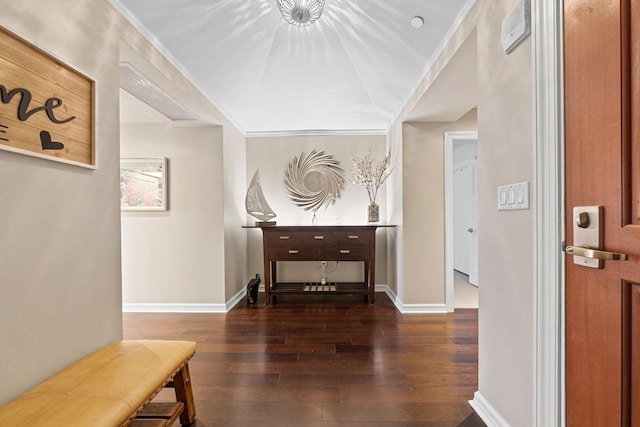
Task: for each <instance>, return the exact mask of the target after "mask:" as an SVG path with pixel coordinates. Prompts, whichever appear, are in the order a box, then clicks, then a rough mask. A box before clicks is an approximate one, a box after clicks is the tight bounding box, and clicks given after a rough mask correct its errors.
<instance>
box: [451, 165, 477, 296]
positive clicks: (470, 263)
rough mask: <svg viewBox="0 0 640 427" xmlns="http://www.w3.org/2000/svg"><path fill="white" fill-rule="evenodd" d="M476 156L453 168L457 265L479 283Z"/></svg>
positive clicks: (471, 281)
mask: <svg viewBox="0 0 640 427" xmlns="http://www.w3.org/2000/svg"><path fill="white" fill-rule="evenodd" d="M476 163H477V160H476V159H475V158H473V159H470V160H465V161H464V162H460V163H458V164H456V165H454V167H453V245H454V249H453V253H454V254H453V268H454V270H456V271H459V272H461V273H464V274H466V275H468V276H469V283H471V284H472V285H475V286H478V212H477V210H478V209H477V205H478V198H477V194H478V193H477V179H476Z"/></svg>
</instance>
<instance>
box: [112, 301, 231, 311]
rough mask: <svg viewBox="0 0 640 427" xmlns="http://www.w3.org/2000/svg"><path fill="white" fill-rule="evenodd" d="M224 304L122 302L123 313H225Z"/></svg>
mask: <svg viewBox="0 0 640 427" xmlns="http://www.w3.org/2000/svg"><path fill="white" fill-rule="evenodd" d="M227 311H228V309H227V306H226V305H225V304H149V303H124V304H122V312H123V313H226V312H227Z"/></svg>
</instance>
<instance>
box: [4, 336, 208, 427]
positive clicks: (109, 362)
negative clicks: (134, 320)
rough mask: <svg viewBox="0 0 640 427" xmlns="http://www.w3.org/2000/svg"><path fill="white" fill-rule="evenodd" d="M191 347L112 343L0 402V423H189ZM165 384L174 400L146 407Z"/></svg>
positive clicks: (32, 426)
mask: <svg viewBox="0 0 640 427" xmlns="http://www.w3.org/2000/svg"><path fill="white" fill-rule="evenodd" d="M195 350H196V343H194V342H190V341H159V340H144V341H119V342H114V343H112V344H109V345H107V346H106V347H104V348H102V349H100V350H98V351H96V352H95V353H92V354H90V355H89V356H87V357H85V358H83V359H82V360H80V361H78V362H76V363H74V364H73V365H71V366H69V367H68V368H66V369H64V370H63V371H61V372H59V373H57V374H56V375H54V376H53V377H51V378H49V379H48V380H46V381H44V382H43V383H41V384H39V385H37V386H36V387H34V388H32V389H31V390H29V391H27V392H26V393H24V394H22V395H21V396H18V397H17V398H15V399H14V400H12V401H10V402H8V403H6V404H5V405H2V406H0V426H29V427H60V426H65V427H76V426H77V427H103V426H104V427H117V426H122V427H124V426H131V427H133V426H136V425H140V426H146V425H149V426H170V425H172V424H173V422H174V421H175V420H176V419H177V417H178V416H179V417H180V423H181V424H182V425H188V424H191V423H192V422H193V420H194V418H195V405H194V402H193V393H192V390H191V378H190V376H189V364H188V362H189V359H191V357H192V356H193V355H194V353H195ZM164 387H173V388H174V389H175V394H176V401H177V402H174V403H173V404H172V405H164V406H162V405H163V404H159V403H155V402H154V403H151V405H149V404H150V402H151V400H152V399H153V398H154V397H155V396H156V395H157V394H158V393H159V392H160V390H162V389H163V388H164ZM169 403H171V402H169ZM161 406H162V408H161ZM170 407H173V409H170ZM138 416H140V418H136V417H138ZM163 423H164V424H163Z"/></svg>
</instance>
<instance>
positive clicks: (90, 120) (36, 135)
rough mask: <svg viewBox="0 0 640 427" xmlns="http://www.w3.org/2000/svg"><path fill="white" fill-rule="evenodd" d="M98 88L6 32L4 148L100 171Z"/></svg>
mask: <svg viewBox="0 0 640 427" xmlns="http://www.w3.org/2000/svg"><path fill="white" fill-rule="evenodd" d="M94 84H95V82H94V81H93V80H91V79H89V78H87V77H86V76H84V75H82V74H80V73H78V72H77V71H75V70H73V69H72V68H70V67H68V66H67V65H65V64H63V63H61V62H59V61H57V60H56V59H55V58H53V57H51V56H49V55H47V54H46V53H44V52H42V51H41V50H39V49H38V48H36V47H35V46H32V45H30V44H28V43H26V42H25V41H23V40H21V39H19V38H18V37H16V36H14V35H13V34H11V33H9V32H7V31H6V30H4V29H2V28H0V149H3V150H8V151H13V152H17V153H22V154H28V155H32V156H36V157H42V158H45V159H50V160H56V161H60V162H64V163H70V164H74V165H78V166H84V167H88V168H92V169H95V167H96V162H95V146H94V117H93V115H94V102H93V98H94Z"/></svg>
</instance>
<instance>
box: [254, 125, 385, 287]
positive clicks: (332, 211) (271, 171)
mask: <svg viewBox="0 0 640 427" xmlns="http://www.w3.org/2000/svg"><path fill="white" fill-rule="evenodd" d="M385 139H386V138H385V136H383V135H371V136H363V135H343V136H335V135H334V136H286V137H269V138H247V182H248V181H249V180H250V179H251V177H252V176H253V174H254V173H255V171H256V170H257V169H259V170H260V180H261V185H262V189H263V191H264V194H265V197H266V199H267V202H268V203H269V205H270V206H271V208H272V209H273V210H274V211H275V212H276V214H277V215H278V216H277V217H276V218H275V221H276V222H277V223H278V225H311V220H312V217H313V214H312V213H311V212H308V211H304V210H303V209H301V208H299V207H297V206H295V205H294V204H293V203H292V202H291V200H290V199H289V198H288V196H287V193H286V189H285V187H284V185H283V181H284V172H285V169H286V168H287V165H288V164H289V162H290V161H291V160H293V158H294V157H295V156H297V155H299V154H300V153H302V152H304V153H305V155H306V154H309V153H310V152H311V151H312V150H314V149H315V150H324V151H325V153H326V154H330V155H333V156H334V158H335V159H336V160H338V161H339V162H340V166H341V167H342V168H343V169H344V171H345V172H344V177H345V179H346V180H349V179H351V176H352V175H351V173H350V171H352V170H353V167H352V161H351V154H354V155H356V156H358V157H362V156H364V155H365V154H366V153H367V152H368V151H369V150H371V154H372V157H373V159H374V162H377V161H379V160H381V159H382V158H383V157H384V156H385V154H386V152H385ZM392 162H394V163H396V161H395V159H393V158H392ZM245 191H246V189H245ZM243 201H244V194H243ZM378 203H379V204H380V206H381V209H380V223H382V224H385V223H387V219H386V218H387V217H386V210H385V205H386V194H385V191H384V189H383V190H382V192H381V193H380V194H379V196H378ZM368 205H369V198H368V196H367V191H366V190H365V189H364V188H362V187H359V186H357V185H355V184H352V183H349V182H345V185H344V190H343V191H342V193H341V197H340V198H339V199H338V200H336V203H335V204H334V205H332V206H329V207H328V208H327V209H324V208H320V209H319V210H318V212H317V218H318V225H322V224H347V225H348V224H366V223H367V206H368ZM245 215H246V223H247V224H254V223H255V221H256V219H255V218H253V217H251V216H249V215H247V214H246V210H245ZM247 238H248V242H249V248H248V252H249V265H248V277H247V280H248V278H249V277H252V276H253V275H255V274H256V273H260V274H261V276H262V275H263V262H262V234H261V231H260V230H259V229H258V230H256V229H249V230H247ZM376 245H377V247H378V248H385V247H386V230H384V229H378V231H377V233H376ZM280 264H281V265H279V266H278V277H279V279H282V280H285V281H298V280H309V277H310V276H313V275H315V276H317V278H318V280H319V279H320V277H321V268H320V264H319V263H310V262H309V263H307V262H295V263H280ZM328 267H329V268H330V269H333V267H334V266H333V265H332V263H330V264H329V266H328ZM386 278H387V270H386V253H385V251H384V250H377V251H376V282H377V283H378V284H385V282H386ZM328 279H329V280H361V279H362V266H361V263H347V262H341V263H340V264H339V266H338V269H337V270H336V271H335V272H334V273H332V274H330V275H329V276H328Z"/></svg>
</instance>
